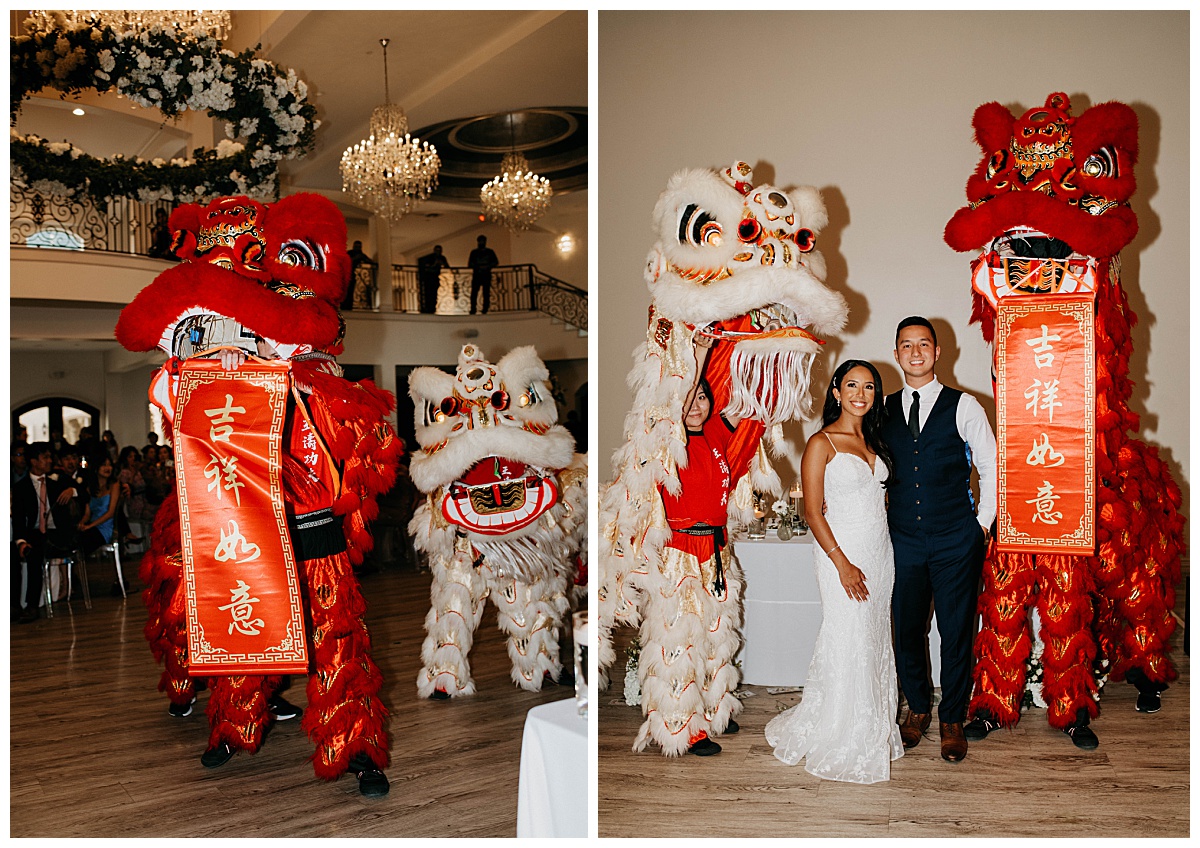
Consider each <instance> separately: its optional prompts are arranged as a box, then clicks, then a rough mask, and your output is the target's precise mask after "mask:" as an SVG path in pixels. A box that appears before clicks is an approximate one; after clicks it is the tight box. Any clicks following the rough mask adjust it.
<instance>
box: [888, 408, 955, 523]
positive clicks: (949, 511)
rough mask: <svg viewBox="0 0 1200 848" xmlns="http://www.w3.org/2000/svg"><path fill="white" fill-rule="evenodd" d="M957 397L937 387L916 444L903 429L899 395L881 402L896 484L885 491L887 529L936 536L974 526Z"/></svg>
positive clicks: (905, 425) (904, 422)
mask: <svg viewBox="0 0 1200 848" xmlns="http://www.w3.org/2000/svg"><path fill="white" fill-rule="evenodd" d="M917 391H918V392H920V390H919V389H918V390H917ZM961 396H962V392H960V391H958V390H957V389H951V388H949V387H947V386H942V391H941V393H940V394H939V395H938V399H937V402H936V403H935V404H934V405H933V410H932V411H930V413H929V418H928V419H927V420H926V421H925V426H924V427H923V428H921V435H920V437H919V438H917V439H914V438H913V437H912V433H911V432H910V431H909V429H908V410H907V409H903V408H902V407H903V403H902V400H903V397H904V394H903V392H896V393H895V394H892V395H890V396H889V397H888V398H887V400H886V401H884V407H885V408H886V409H887V412H888V415H887V420H886V422H885V423H884V425H883V438H884V440H885V441H886V442H887V444H888V447H889V448H891V450H892V456H893V458H894V459H895V462H896V474H895V478H894V481H893V483H892V485H891V486H889V487H888V523H889V524H890V525H892V526H893V527H904V528H905V529H908V530H910V531H938V530H948V529H951V528H954V527H956V526H958V525H960V524H962V523H963V521H964V520H972V521H973V520H974V517H975V509H974V506H973V504H972V501H971V462H970V460H969V459H968V458H967V443H966V442H964V441H963V439H962V436H960V435H959V434H958V423H957V415H958V399H959V398H960V397H961Z"/></svg>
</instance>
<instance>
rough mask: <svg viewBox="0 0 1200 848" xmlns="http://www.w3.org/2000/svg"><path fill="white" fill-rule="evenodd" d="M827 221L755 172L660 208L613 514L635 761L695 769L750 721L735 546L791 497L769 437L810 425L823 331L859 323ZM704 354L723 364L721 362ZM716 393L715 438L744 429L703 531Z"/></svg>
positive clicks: (811, 192)
mask: <svg viewBox="0 0 1200 848" xmlns="http://www.w3.org/2000/svg"><path fill="white" fill-rule="evenodd" d="M827 220H828V218H827V215H826V212H825V207H824V205H823V204H822V202H821V199H820V195H819V194H818V193H817V191H816V189H814V188H810V187H801V188H798V189H794V190H791V191H788V192H785V191H783V190H781V189H778V188H775V187H773V186H770V185H758V186H755V185H754V183H753V175H752V172H751V170H750V167H749V166H748V165H747V164H746V163H744V162H737V163H735V164H734V165H733V166H731V167H730V168H726V169H725V170H724V171H723V172H720V173H718V172H715V171H710V170H687V171H682V172H680V173H678V174H676V175H675V176H674V177H672V179H671V181H670V183H669V184H668V186H667V189H666V191H665V192H664V193H663V194H662V196H661V197H660V198H659V201H658V203H657V205H656V206H655V210H654V225H655V229H656V231H657V233H658V242H657V244H656V245H655V246H654V248H653V249H652V250H651V252H650V256H649V261H648V263H647V266H646V271H645V277H646V282H647V284H648V285H649V287H650V294H651V301H652V303H651V307H650V320H649V326H648V328H647V333H646V342H645V344H644V345H639V347H638V348H637V350H635V351H634V360H635V365H634V368H633V371H632V372H631V373H630V375H629V379H628V382H629V385H630V387H631V388H632V389H633V390H634V392H635V400H634V407H633V410H632V411H631V412H630V413H629V415H628V416H627V417H626V419H625V438H626V440H627V441H626V443H625V444H624V445H623V446H622V447H621V448H619V449H618V450H617V452H616V453H615V454H614V456H613V472H614V480H613V482H612V483H611V484H610V485H609V486H608V487H607V489H606V490H605V492H604V493H603V495H602V501H601V507H600V526H601V532H600V574H601V579H600V585H599V588H598V598H599V606H600V626H599V637H598V645H599V651H600V653H599V665H600V668H601V670H602V671H603V670H604V669H606V668H607V667H608V666H610V665H611V664H612V662H613V660H614V658H615V656H614V651H613V647H612V627H613V626H614V625H615V624H625V625H629V626H634V627H638V626H640V629H641V637H640V638H641V657H640V661H639V665H638V677H639V680H640V683H641V691H642V710H643V714H644V715H645V717H646V720H645V722H644V723H643V725H642V727H641V730H640V731H639V733H638V735H637V739H636V741H635V743H634V746H633V747H634V750H635V751H640V750H642V749H644V748H645V747H646V746H647V745H648V744H649V743H650V742H651V741H652V740H653V741H654V742H656V743H658V745H659V747H661V748H662V751H663V753H664V754H666V755H668V756H676V755H679V754H682V753H684V752H685V751H687V750H688V749H689V748H690V747H691V746H692V745H693V744H695V743H697V742H699V741H700V740H703V739H705V738H706V737H708V736H710V735H719V734H720V733H722V732H723V731H725V730H726V728H727V726H728V724H729V722H730V720H731V719H732V718H734V716H736V715H737V714H738V713H740V712H741V704H740V702H739V701H738V700H737V699H736V698H735V697H734V696H733V690H734V689H735V688H736V687H737V684H738V671H737V669H736V667H735V666H734V665H733V658H734V655H735V654H736V653H737V651H738V648H739V645H740V641H741V637H740V634H739V628H740V626H741V590H742V578H741V570H740V568H739V566H738V563H737V560H736V558H735V557H734V555H733V551H732V548H731V547H726V532H727V528H728V526H736V525H737V524H738V523H740V524H745V523H746V522H747V521H749V520H751V519H753V517H754V512H753V509H754V493H755V492H762V493H772V494H774V495H776V496H778V495H780V493H781V485H780V481H779V478H778V476H777V475H776V474H775V471H774V470H773V469H772V468H771V466H770V464H769V462H768V461H767V458H766V455H765V452H764V450H763V448H762V445H761V442H762V437H763V435H764V433H766V432H767V431H768V430H769V431H770V437H771V439H772V441H773V442H777V441H778V440H779V439H782V422H784V421H787V420H791V419H793V418H796V417H798V416H800V415H801V414H803V413H806V412H807V410H808V407H809V397H808V392H809V373H810V368H811V365H812V362H813V359H814V358H815V356H816V354H817V352H818V351H819V350H820V345H821V344H822V343H823V342H821V341H820V340H819V339H817V338H816V337H815V336H814V335H813V334H812V333H811V332H810V331H809V330H810V329H811V330H813V331H816V332H821V333H828V332H836V331H837V330H839V329H841V327H842V326H843V325H844V323H845V319H846V304H845V301H844V300H843V299H842V297H841V296H840V295H838V294H836V293H834V292H831V291H830V290H829V289H827V288H826V287H825V285H824V283H823V281H824V278H825V261H824V259H823V257H822V256H821V255H820V253H819V252H817V251H815V250H814V249H813V247H814V244H815V238H816V233H817V232H818V231H819V230H820V228H821V227H823V226H824V225H825V224H826V223H827ZM697 345H700V346H703V347H708V348H709V352H708V354H707V356H706V357H698V356H697V352H696V346H697ZM701 361H702V362H703V366H702V369H703V373H702V374H698V373H697V370H698V363H699V362H701ZM700 377H704V378H706V379H707V381H708V383H709V385H710V386H711V388H712V398H711V400H712V412H713V415H712V419H710V422H709V425H707V426H706V428H705V436H706V438H707V437H708V436H709V433H710V431H711V430H713V428H714V423H713V422H716V425H715V426H716V432H717V433H721V428H722V427H723V426H724V425H723V424H722V423H721V422H720V421H719V420H718V415H719V414H720V413H724V414H725V415H727V416H728V417H729V418H730V419H738V424H737V426H736V428H734V430H733V431H732V432H731V433H729V432H725V433H721V437H722V438H721V443H722V445H723V450H721V454H722V456H721V457H720V459H721V462H723V463H724V464H725V465H724V467H722V466H721V465H720V464H719V463H718V465H717V469H718V470H720V471H721V473H719V474H717V475H716V477H715V478H714V483H715V486H716V488H717V489H718V490H719V491H718V496H719V500H720V503H719V504H717V506H718V507H719V509H718V511H719V512H720V517H719V518H717V519H715V521H713V520H706V521H705V522H704V524H703V526H701V524H695V525H692V526H690V527H689V526H682V522H680V521H679V520H678V519H679V518H680V516H681V515H683V514H687V515H692V516H695V515H698V514H704V515H707V514H708V513H709V512H711V511H712V510H711V509H710V507H711V506H713V504H710V503H708V502H707V501H709V500H711V499H712V497H711V496H712V491H710V488H709V487H708V486H704V487H700V488H703V489H704V491H694V490H689V487H688V486H686V485H681V477H687V475H686V474H683V475H681V471H685V472H686V471H687V466H688V438H687V435H686V432H685V429H684V424H683V420H684V414H685V410H684V408H683V405H684V403H685V400H686V398H687V397H688V396H689V394H690V393H691V391H692V388H693V387H694V386H695V385H696V384H697V382H698V380H699V378H700ZM695 438H696V437H693V440H694V439H695Z"/></svg>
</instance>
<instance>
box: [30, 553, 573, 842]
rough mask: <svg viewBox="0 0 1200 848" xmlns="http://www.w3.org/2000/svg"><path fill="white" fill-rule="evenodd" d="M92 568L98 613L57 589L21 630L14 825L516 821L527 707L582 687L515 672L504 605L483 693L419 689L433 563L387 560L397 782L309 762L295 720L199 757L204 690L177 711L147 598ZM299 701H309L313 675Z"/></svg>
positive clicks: (381, 615) (464, 826)
mask: <svg viewBox="0 0 1200 848" xmlns="http://www.w3.org/2000/svg"><path fill="white" fill-rule="evenodd" d="M92 571H93V575H92V577H93V587H94V588H93V608H92V609H91V610H85V609H84V608H83V603H82V601H80V600H76V601H73V602H72V604H71V606H72V607H73V614H72V613H71V612H68V609H67V606H66V604H64V603H60V604H58V605H57V614H56V615H55V617H54V618H53V619H50V620H47V619H46V618H44V617H43V618H42V619H41V620H39V621H38V622H36V623H33V624H25V625H15V624H14V625H12V627H11V654H10V679H11V719H10V752H11V771H10V828H11V835H12V836H14V837H20V836H40V837H59V836H92V837H121V836H159V837H167V836H376V837H382V836H460V837H465V836H491V837H504V836H514V835H515V834H516V821H517V776H518V771H519V761H520V752H521V733H522V729H523V728H524V723H525V714H526V712H527V711H528V710H529V709H530V708H531V707H533V706H536V705H538V704H543V703H546V702H549V701H554V700H558V699H560V698H563V697H568V696H572V695H573V690H571V689H566V688H562V687H558V686H549V687H547V688H546V689H544V690H543V691H542V692H540V693H536V694H534V693H529V692H524V691H522V690H520V689H517V688H516V687H515V686H514V685H513V684H512V681H511V680H510V679H509V662H508V657H507V654H506V653H505V649H504V641H503V634H502V633H501V632H500V631H499V630H497V629H496V616H495V611H494V609H491V608H489V611H488V613H487V614H486V615H485V616H484V620H483V624H481V625H480V630H479V635H478V640H477V642H476V646H475V650H474V651H473V652H472V655H471V661H472V669H473V671H474V673H475V680H476V683H477V686H478V689H479V694H478V695H476V696H474V697H471V698H459V699H453V700H450V701H439V702H434V701H426V700H419V699H418V698H417V693H416V684H415V681H416V677H417V671H418V668H419V654H420V646H421V640H422V638H423V636H424V630H423V621H424V617H425V613H426V610H427V608H428V605H429V575H428V574H419V573H417V572H415V571H412V570H407V571H402V570H399V569H396V568H390V569H386V570H384V571H382V572H380V573H377V574H372V575H368V576H366V577H364V578H363V581H362V582H363V589H364V592H365V594H366V596H367V601H368V604H369V609H368V613H367V624H368V626H369V628H370V630H371V637H372V641H373V644H374V657H375V660H376V662H377V663H378V664H379V666H380V669H381V670H382V672H383V676H384V691H383V694H382V697H383V701H384V703H385V704H386V705H387V707H388V709H389V710H390V711H391V735H392V765H391V767H390V768H389V769H388V771H387V775H388V778H389V780H390V781H391V793H390V794H389V795H388V796H386V797H385V798H382V799H368V798H363V797H362V796H361V795H359V792H358V782H357V781H356V780H355V779H354V777H353V776H352V775H345V776H343V777H342V778H340V779H339V780H337V781H336V782H334V783H325V782H323V781H321V780H318V779H317V778H316V777H315V776H314V775H313V770H312V765H311V764H310V763H309V762H308V758H309V757H310V756H311V755H312V753H313V748H312V745H311V743H310V742H309V741H308V739H307V738H306V737H305V735H304V733H303V732H302V731H301V729H300V723H299V721H298V720H293V721H287V722H280V723H278V724H277V725H276V727H275V728H274V729H273V730H272V731H271V732H270V734H269V736H268V738H267V740H266V743H265V744H264V746H263V748H262V750H261V751H259V753H258V754H255V755H253V756H250V755H248V754H239V755H237V756H235V757H234V758H233V759H232V760H230V761H229V763H227V764H226V765H224V766H222V767H220V768H217V769H206V768H204V767H203V766H201V765H200V760H199V758H200V754H201V752H203V750H204V748H205V747H206V744H207V741H208V722H207V720H206V718H205V716H204V713H203V710H202V708H203V706H204V705H205V703H206V699H207V695H205V694H202V695H201V696H200V701H199V703H198V704H197V709H196V710H195V711H194V712H193V713H192V715H191V716H189V717H188V718H184V719H178V718H173V717H171V716H170V715H168V713H167V700H166V697H165V696H163V695H162V694H161V693H159V692H158V691H157V690H156V686H157V683H158V677H159V673H160V669H159V668H158V667H157V666H156V665H155V663H154V660H153V658H152V657H151V655H150V651H149V649H148V647H147V645H146V642H145V640H144V638H143V637H142V627H143V625H144V623H145V619H146V615H145V610H144V608H143V606H142V603H141V600H140V598H139V597H138V596H137V595H136V594H131V595H130V597H129V599H128V600H123V599H121V598H116V599H114V598H111V597H109V596H108V594H107V587H108V584H107V582H104V581H103V580H102V579H101V578H102V577H104V576H106V575H107V574H110V573H108V572H105V571H104V569H103V567H101V566H92ZM125 573H126V574H131V573H132V574H136V567H135V566H127V567H126V570H125ZM98 574H99V575H100V576H97V575H98ZM107 579H111V576H108V577H107ZM288 698H289V700H292V701H293V703H296V704H298V705H301V706H303V705H304V703H305V699H304V686H303V681H302V680H301V679H294V682H293V685H292V688H291V689H290V690H289V691H288Z"/></svg>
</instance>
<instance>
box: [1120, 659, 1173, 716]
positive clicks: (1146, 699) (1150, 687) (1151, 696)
mask: <svg viewBox="0 0 1200 848" xmlns="http://www.w3.org/2000/svg"><path fill="white" fill-rule="evenodd" d="M1125 681H1126V682H1127V683H1131V684H1133V685H1134V686H1136V687H1137V690H1138V699H1137V704H1136V705H1135V706H1134V709H1136V710H1137V711H1138V712H1139V713H1156V712H1158V711H1159V710H1161V709H1162V698H1161V697H1160V696H1161V695H1162V693H1163V692H1165V691H1166V689H1167V684H1165V683H1155V682H1154V681H1153V680H1151V679H1150V678H1149V677H1147V676H1146V672H1144V671H1142V670H1141V669H1140V668H1131V669H1129V671H1127V672H1125Z"/></svg>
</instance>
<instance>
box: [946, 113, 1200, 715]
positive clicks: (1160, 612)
mask: <svg viewBox="0 0 1200 848" xmlns="http://www.w3.org/2000/svg"><path fill="white" fill-rule="evenodd" d="M973 123H974V128H975V138H976V140H977V141H978V143H979V146H980V147H981V148H982V150H983V158H982V159H981V161H980V163H979V166H978V168H977V169H976V171H975V173H974V174H973V175H972V176H971V178H970V179H969V180H968V182H967V199H968V201H969V206H967V207H965V208H963V209H960V210H959V211H958V212H957V213H956V214H955V215H954V216H953V217H952V218H951V220H950V222H949V223H948V224H947V225H946V232H945V238H946V242H947V244H949V245H950V247H952V248H954V249H955V250H959V251H967V250H981V251H982V253H981V255H980V256H979V257H977V258H976V259H975V260H974V262H973V264H972V269H973V276H974V287H973V288H974V292H973V295H974V309H973V314H972V322H979V323H980V324H981V327H982V331H983V337H984V340H985V341H987V342H988V343H992V342H993V341H994V339H995V338H996V335H997V316H998V309H999V308H1001V307H1000V306H998V302H999V301H1001V299H1004V298H1009V297H1012V298H1014V300H1013V301H1009V303H1017V302H1018V301H1017V300H1016V299H1026V300H1027V299H1029V298H1037V297H1039V296H1045V295H1052V294H1058V293H1061V292H1068V291H1074V292H1076V293H1080V292H1082V293H1085V294H1086V293H1094V328H1095V329H1094V345H1095V370H1094V375H1095V377H1094V379H1095V385H1094V399H1095V403H1094V406H1095V420H1094V425H1095V426H1094V432H1095V444H1094V473H1095V480H1094V491H1095V501H1094V503H1095V507H1096V514H1095V516H1094V517H1095V541H1096V543H1097V547H1096V549H1095V550H1094V552H1093V553H1082V554H1065V553H1058V554H1052V553H1003V552H997V549H996V545H995V544H993V546H992V549H991V551H990V552H989V555H988V558H987V561H986V563H985V565H984V586H983V592H982V594H981V595H980V597H979V609H980V612H981V614H982V621H983V623H982V629H981V631H980V633H979V635H978V637H977V639H976V643H975V655H976V667H975V673H974V678H975V691H974V695H973V697H972V700H971V707H970V712H971V714H972V715H973V716H975V717H979V716H981V715H982V716H984V717H986V718H990V719H992V720H993V721H994V722H996V723H997V724H999V725H1000V726H1012V725H1014V724H1015V723H1016V722H1017V721H1018V719H1019V717H1020V706H1021V700H1022V696H1023V693H1024V689H1025V668H1024V663H1025V661H1026V659H1027V658H1028V657H1029V656H1030V652H1031V645H1032V642H1033V640H1032V638H1031V633H1030V626H1029V623H1028V611H1029V609H1030V608H1031V607H1032V606H1034V605H1035V604H1036V609H1037V612H1038V618H1039V619H1040V621H1041V633H1040V638H1041V641H1042V642H1044V645H1045V647H1044V654H1043V663H1044V674H1045V678H1044V683H1043V686H1042V697H1043V698H1044V700H1045V702H1046V704H1047V707H1048V710H1047V715H1048V720H1049V722H1050V724H1051V725H1052V726H1053V727H1057V728H1060V729H1064V730H1065V729H1068V728H1069V727H1070V726H1071V725H1073V724H1077V723H1082V724H1086V723H1087V721H1088V719H1090V718H1092V717H1095V716H1096V715H1097V714H1098V713H1099V706H1098V703H1097V702H1098V698H1099V691H1098V683H1097V674H1096V672H1095V670H1094V669H1095V667H1096V666H1097V665H1099V666H1102V665H1103V661H1105V660H1107V661H1108V663H1109V665H1110V672H1111V674H1112V675H1113V677H1114V678H1115V679H1118V680H1120V679H1122V678H1124V679H1126V680H1128V681H1129V682H1131V683H1134V684H1136V685H1137V686H1138V689H1139V690H1140V691H1142V692H1143V693H1151V694H1152V695H1153V696H1154V699H1155V702H1156V700H1157V693H1158V692H1159V691H1161V690H1163V689H1165V688H1166V685H1167V683H1168V682H1169V681H1171V680H1172V679H1174V678H1175V676H1176V672H1175V669H1174V668H1173V667H1172V665H1171V661H1170V659H1169V658H1168V656H1167V652H1168V647H1167V641H1168V639H1169V637H1170V636H1171V633H1172V631H1173V630H1174V629H1175V622H1174V620H1173V617H1172V613H1171V610H1172V607H1173V606H1174V602H1175V586H1176V584H1177V583H1178V582H1179V580H1180V563H1179V559H1180V555H1181V553H1182V552H1183V550H1184V541H1183V536H1182V525H1183V518H1182V517H1181V516H1180V515H1179V513H1178V509H1179V505H1180V494H1179V487H1178V486H1177V485H1176V483H1175V481H1174V480H1173V479H1171V476H1170V473H1169V471H1168V468H1167V466H1166V463H1164V462H1163V461H1162V460H1161V459H1160V458H1159V456H1158V450H1157V449H1156V448H1154V447H1151V446H1149V445H1147V444H1145V443H1143V442H1141V441H1138V440H1137V439H1134V438H1131V437H1130V436H1129V434H1128V431H1130V430H1136V429H1137V428H1138V424H1139V421H1138V416H1137V415H1136V414H1135V413H1133V412H1131V411H1130V409H1129V407H1128V404H1127V401H1128V399H1129V397H1130V394H1131V391H1132V383H1131V382H1130V380H1129V355H1130V350H1131V341H1130V328H1131V327H1132V325H1133V324H1134V323H1135V321H1136V320H1137V319H1136V316H1135V315H1134V313H1133V312H1132V310H1131V309H1130V307H1129V302H1128V299H1127V298H1126V296H1125V292H1124V290H1123V289H1122V288H1121V280H1120V268H1121V263H1120V257H1119V252H1120V250H1121V249H1122V248H1123V247H1125V246H1126V245H1127V244H1129V243H1130V241H1132V239H1133V237H1134V236H1135V235H1136V234H1137V218H1136V216H1135V214H1134V212H1133V210H1132V209H1131V208H1130V206H1129V202H1128V201H1129V198H1130V196H1131V195H1132V194H1133V192H1134V173H1133V166H1134V164H1135V162H1136V160H1137V118H1136V116H1135V114H1134V112H1133V110H1132V109H1130V108H1129V107H1128V106H1126V105H1125V104H1123V103H1115V102H1113V103H1102V104H1099V105H1096V106H1093V107H1092V108H1090V109H1088V110H1087V111H1085V112H1084V113H1083V114H1082V115H1080V116H1078V117H1073V116H1072V115H1071V104H1070V101H1069V100H1068V98H1067V96H1066V95H1065V94H1062V93H1055V94H1051V95H1050V96H1049V97H1048V98H1047V99H1046V102H1045V105H1043V106H1041V107H1039V108H1035V109H1030V110H1029V111H1027V112H1026V113H1025V114H1024V115H1022V116H1021V117H1020V118H1016V117H1015V116H1014V115H1012V114H1011V113H1010V112H1009V111H1008V110H1007V109H1006V108H1005V107H1003V106H1001V105H1000V104H999V103H988V104H985V105H983V106H980V107H979V108H978V109H977V110H976V111H975V117H974V121H973ZM1085 299H1086V298H1085ZM1043 326H1044V325H1043ZM1043 332H1044V330H1043ZM1029 343H1030V344H1031V343H1032V342H1029ZM997 354H999V350H998V349H997ZM1013 355H1016V354H1013ZM1004 364H1005V363H1003V362H1001V361H1000V359H999V356H998V358H997V368H996V373H997V374H999V373H1001V368H1002V366H1003V365H1004ZM1089 364H1090V363H1089ZM1003 389H1004V387H1003V386H1002V385H999V384H998V385H997V397H1000V394H1001V393H1002V392H1003ZM1027 396H1028V395H1027ZM1043 405H1044V404H1043ZM1018 411H1019V410H1018ZM1000 426H1003V422H1000ZM1085 479H1086V478H1085ZM1000 506H1001V509H1002V510H1003V509H1004V506H1005V505H1004V504H1003V503H1001V505H1000ZM1093 601H1094V605H1093ZM1098 656H1099V660H1100V663H1098V664H1097V663H1096V661H1097V658H1098ZM1139 703H1141V702H1140V700H1139ZM1139 708H1140V707H1139ZM1154 708H1157V706H1155V707H1154Z"/></svg>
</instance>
